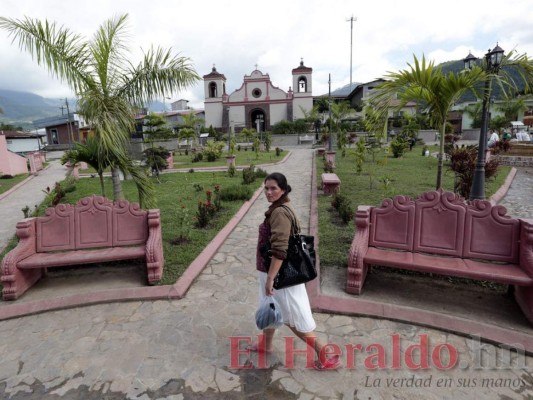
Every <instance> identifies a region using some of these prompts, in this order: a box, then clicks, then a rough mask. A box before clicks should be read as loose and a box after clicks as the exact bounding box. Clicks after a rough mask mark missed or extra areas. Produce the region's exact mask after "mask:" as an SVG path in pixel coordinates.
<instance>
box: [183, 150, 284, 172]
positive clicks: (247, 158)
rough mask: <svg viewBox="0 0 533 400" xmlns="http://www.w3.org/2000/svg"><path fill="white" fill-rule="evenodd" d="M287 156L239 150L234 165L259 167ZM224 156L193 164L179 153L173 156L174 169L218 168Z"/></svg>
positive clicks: (222, 164) (223, 160)
mask: <svg viewBox="0 0 533 400" xmlns="http://www.w3.org/2000/svg"><path fill="white" fill-rule="evenodd" d="M286 155H287V151H282V152H280V155H279V156H276V152H275V151H274V150H272V149H271V150H270V151H269V152H268V153H267V152H259V154H255V152H254V151H251V150H247V151H244V150H241V151H236V152H235V156H236V158H235V164H236V165H237V166H239V165H245V166H249V165H250V164H254V165H259V164H270V163H275V162H278V161H281V160H283V158H284V157H285V156H286ZM225 156H226V154H224V155H223V156H222V157H220V158H219V159H218V160H216V161H213V162H209V161H205V160H202V161H199V162H195V163H193V162H192V161H191V160H192V156H191V155H190V154H189V155H187V156H186V155H185V153H183V154H182V155H180V154H179V153H175V154H174V168H193V169H194V168H202V167H218V166H226V165H227V162H226V158H225Z"/></svg>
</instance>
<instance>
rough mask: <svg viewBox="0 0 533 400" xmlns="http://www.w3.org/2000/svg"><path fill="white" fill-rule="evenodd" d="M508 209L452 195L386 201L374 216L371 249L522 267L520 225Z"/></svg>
mask: <svg viewBox="0 0 533 400" xmlns="http://www.w3.org/2000/svg"><path fill="white" fill-rule="evenodd" d="M506 212H507V210H506V209H505V207H503V206H498V205H496V206H492V205H491V204H490V202H488V201H482V200H475V201H473V202H472V203H471V204H467V203H466V201H465V200H464V199H463V198H462V197H460V196H458V195H456V194H455V193H452V192H444V191H442V190H438V191H432V192H426V193H423V194H421V195H420V196H419V197H418V198H417V199H416V200H413V199H411V198H410V197H407V196H395V197H394V198H393V199H385V200H384V201H383V203H382V205H381V207H374V208H372V210H371V214H370V237H369V245H370V246H374V247H385V248H394V249H400V250H406V251H414V252H423V253H432V254H442V255H448V256H455V257H463V258H478V259H486V260H491V261H502V262H509V263H517V262H518V258H519V257H518V255H519V252H518V251H519V244H518V243H519V235H520V221H519V220H517V219H513V218H511V217H509V216H507V215H506Z"/></svg>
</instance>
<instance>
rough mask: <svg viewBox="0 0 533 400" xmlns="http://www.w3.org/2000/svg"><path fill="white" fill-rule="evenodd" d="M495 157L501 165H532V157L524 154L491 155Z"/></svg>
mask: <svg viewBox="0 0 533 400" xmlns="http://www.w3.org/2000/svg"><path fill="white" fill-rule="evenodd" d="M491 158H493V159H496V160H498V161H499V162H500V164H502V165H511V166H513V167H533V157H525V156H500V155H497V156H494V155H493V156H491Z"/></svg>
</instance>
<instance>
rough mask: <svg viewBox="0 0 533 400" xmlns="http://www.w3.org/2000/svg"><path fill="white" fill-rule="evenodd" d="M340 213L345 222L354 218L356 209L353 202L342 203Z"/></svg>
mask: <svg viewBox="0 0 533 400" xmlns="http://www.w3.org/2000/svg"><path fill="white" fill-rule="evenodd" d="M339 215H340V217H341V219H342V221H343V222H344V223H345V224H347V223H349V222H350V221H351V220H352V219H353V216H354V211H353V207H352V204H351V203H350V202H349V201H346V202H344V203H341V205H340V207H339Z"/></svg>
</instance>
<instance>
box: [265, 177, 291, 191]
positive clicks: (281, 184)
mask: <svg viewBox="0 0 533 400" xmlns="http://www.w3.org/2000/svg"><path fill="white" fill-rule="evenodd" d="M269 180H270V181H276V183H277V184H278V186H279V188H280V189H281V190H283V191H284V192H285V193H286V194H289V193H290V192H291V190H292V188H291V185H289V184H288V183H287V178H285V175H283V174H282V173H280V172H272V173H271V174H268V175H267V177H266V178H265V180H264V181H263V183H266V181H269Z"/></svg>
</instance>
